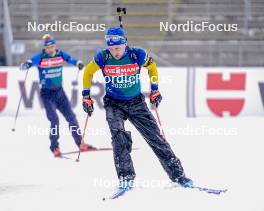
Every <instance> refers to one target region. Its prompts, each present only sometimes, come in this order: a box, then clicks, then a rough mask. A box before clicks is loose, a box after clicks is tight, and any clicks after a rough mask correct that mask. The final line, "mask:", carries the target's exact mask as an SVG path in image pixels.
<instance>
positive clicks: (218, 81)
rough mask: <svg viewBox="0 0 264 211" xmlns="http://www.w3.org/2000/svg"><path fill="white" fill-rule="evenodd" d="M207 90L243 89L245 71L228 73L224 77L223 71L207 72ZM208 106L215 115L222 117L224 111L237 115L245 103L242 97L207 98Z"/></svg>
mask: <svg viewBox="0 0 264 211" xmlns="http://www.w3.org/2000/svg"><path fill="white" fill-rule="evenodd" d="M206 82H207V84H206V89H207V91H226V92H228V91H245V87H246V73H232V72H231V73H229V78H228V79H225V78H224V77H223V73H207V81H206ZM206 102H207V106H208V108H209V109H210V110H211V111H212V112H213V113H214V114H215V115H217V116H219V117H222V116H223V115H224V113H225V112H226V113H229V114H230V116H237V115H239V113H240V112H241V110H242V109H243V106H244V104H245V99H244V97H241V98H239V97H229V98H207V99H206Z"/></svg>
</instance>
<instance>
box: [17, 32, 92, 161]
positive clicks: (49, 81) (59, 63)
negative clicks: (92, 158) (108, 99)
mask: <svg viewBox="0 0 264 211" xmlns="http://www.w3.org/2000/svg"><path fill="white" fill-rule="evenodd" d="M42 42H43V49H42V51H41V52H40V53H38V54H36V55H34V56H33V57H32V58H31V59H29V60H27V61H26V62H25V63H23V64H21V68H20V69H21V70H27V69H29V68H31V67H32V66H37V68H38V72H39V80H40V84H41V90H40V97H41V100H42V102H43V105H44V108H45V110H46V115H47V118H48V120H49V121H50V124H51V125H50V129H51V130H50V136H49V138H50V141H51V144H50V150H51V151H52V152H53V154H54V156H55V157H59V156H61V151H60V148H59V142H58V139H59V118H58V115H57V113H56V109H58V110H59V111H60V112H61V113H62V115H63V116H64V117H65V119H66V120H67V122H68V123H69V129H70V131H71V134H72V137H73V138H74V141H75V143H76V145H77V146H78V147H79V148H80V149H81V151H87V150H88V149H89V148H90V147H92V146H90V145H87V144H85V143H82V136H81V134H80V130H79V124H78V121H77V119H76V116H75V114H74V113H73V111H72V108H71V105H70V102H69V100H68V98H67V96H66V94H65V92H64V90H63V88H62V69H63V64H64V61H66V62H67V63H69V64H72V65H75V66H77V67H78V69H79V70H82V69H83V67H84V64H83V63H82V61H80V60H77V59H75V58H72V57H71V56H70V55H69V54H67V53H66V52H65V51H62V50H58V49H57V47H56V40H55V39H54V38H53V36H51V35H50V34H45V35H44V36H43V37H42Z"/></svg>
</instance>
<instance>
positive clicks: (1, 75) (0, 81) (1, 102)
mask: <svg viewBox="0 0 264 211" xmlns="http://www.w3.org/2000/svg"><path fill="white" fill-rule="evenodd" d="M3 89H4V90H6V89H7V72H0V90H3ZM6 103H7V96H2V95H0V112H2V111H4V109H5V107H6Z"/></svg>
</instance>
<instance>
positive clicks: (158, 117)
mask: <svg viewBox="0 0 264 211" xmlns="http://www.w3.org/2000/svg"><path fill="white" fill-rule="evenodd" d="M154 111H155V113H156V116H157V120H158V123H159V126H160V130H161V135H162V136H163V138H164V139H166V138H165V133H164V130H163V127H162V124H161V120H160V116H159V112H158V108H157V107H156V106H154Z"/></svg>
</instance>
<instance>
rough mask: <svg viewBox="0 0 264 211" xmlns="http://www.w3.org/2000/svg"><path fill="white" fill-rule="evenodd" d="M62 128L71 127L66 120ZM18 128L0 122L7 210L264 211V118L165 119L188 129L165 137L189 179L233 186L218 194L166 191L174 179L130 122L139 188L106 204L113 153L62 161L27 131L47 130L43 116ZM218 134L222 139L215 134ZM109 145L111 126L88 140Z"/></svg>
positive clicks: (65, 140) (2, 205)
mask: <svg viewBox="0 0 264 211" xmlns="http://www.w3.org/2000/svg"><path fill="white" fill-rule="evenodd" d="M91 122H92V120H91ZM61 123H62V125H63V126H64V127H67V126H66V124H65V121H64V120H61ZM12 124H13V118H11V117H0V128H1V135H0V210H1V211H47V210H50V211H53V210H63V211H72V210H78V211H85V210H86V211H87V210H94V211H97V210H107V211H111V210H115V211H116V210H122V211H126V210H143V209H144V208H145V209H146V210H180V211H185V210H186V211H187V210H203V211H206V210H208V211H231V210H239V211H264V197H263V195H264V194H263V191H264V179H263V178H264V169H263V166H264V164H263V163H264V138H263V136H264V118H261V117H250V118H234V119H230V118H224V119H218V118H196V119H173V120H166V124H167V125H169V126H170V128H174V129H175V128H182V129H183V130H182V131H176V132H175V131H174V132H173V131H172V130H168V131H169V132H168V131H167V132H168V133H167V139H168V141H169V142H170V144H171V146H172V148H173V150H174V151H175V153H176V155H177V156H178V157H180V159H181V161H182V164H183V166H184V168H185V171H186V174H187V176H188V177H190V178H192V179H193V180H194V182H195V183H196V184H198V185H201V186H206V187H211V188H228V192H227V193H226V194H223V195H220V196H215V195H210V194H206V193H202V192H199V191H196V190H188V189H183V188H168V182H169V179H168V177H167V175H166V174H165V173H164V171H163V169H162V168H161V166H160V164H159V162H158V160H157V159H156V158H155V156H154V154H153V153H152V151H151V150H150V148H149V147H148V146H147V144H146V143H145V141H144V140H143V138H141V136H140V135H139V134H138V133H137V132H136V131H135V130H134V129H132V127H131V125H130V124H127V127H128V128H130V129H131V130H132V131H133V135H132V137H133V139H134V147H137V148H139V149H138V150H134V151H133V152H132V157H133V160H134V166H135V169H136V173H137V181H138V187H136V188H135V189H134V190H133V191H131V192H129V193H127V194H126V195H125V196H123V197H120V198H119V199H117V200H114V201H105V202H103V201H102V198H103V197H105V196H109V195H111V194H112V193H113V191H114V190H115V186H114V185H115V184H113V185H111V183H112V182H113V183H115V182H116V181H117V180H116V179H117V178H116V174H115V168H114V165H113V158H112V152H111V151H107V152H90V153H83V154H82V155H81V159H80V162H79V163H76V162H75V158H76V156H77V155H69V157H71V158H72V160H68V159H57V158H54V157H53V156H52V154H51V153H50V151H49V149H48V147H49V139H48V137H47V136H46V135H32V134H29V133H30V132H29V131H28V130H29V129H28V126H29V125H31V126H36V127H40V128H41V127H48V126H49V123H48V121H47V120H46V119H45V118H44V117H27V116H24V117H20V118H19V119H18V123H17V129H16V131H15V132H11V128H12ZM91 124H92V123H90V125H89V126H90V127H91ZM81 125H83V122H81ZM94 127H95V128H96V126H94ZM202 128H203V129H204V131H203V132H202V133H201V130H202ZM208 128H209V129H208ZM217 128H218V129H219V128H220V129H222V134H219V133H218V134H216V132H215V130H216V129H217ZM196 129H197V131H196V132H195V133H194V132H192V131H193V130H196ZM199 129H200V132H199V131H198V130H199ZM191 130H192V131H191ZM223 131H225V133H226V134H223ZM101 132H102V131H101ZM220 133H221V131H220ZM110 141H111V139H110V135H109V131H108V129H107V128H106V129H105V131H103V132H102V133H99V134H90V133H88V135H87V136H86V142H88V143H90V144H93V145H95V146H99V147H110V146H111V144H110ZM60 144H61V150H62V151H64V152H67V151H72V150H75V149H76V147H75V145H74V143H73V140H72V138H71V137H70V136H69V135H61V138H60ZM151 182H152V186H151V185H150V183H151ZM158 182H163V183H166V184H162V185H159V184H158Z"/></svg>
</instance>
